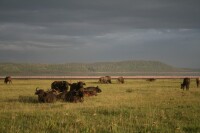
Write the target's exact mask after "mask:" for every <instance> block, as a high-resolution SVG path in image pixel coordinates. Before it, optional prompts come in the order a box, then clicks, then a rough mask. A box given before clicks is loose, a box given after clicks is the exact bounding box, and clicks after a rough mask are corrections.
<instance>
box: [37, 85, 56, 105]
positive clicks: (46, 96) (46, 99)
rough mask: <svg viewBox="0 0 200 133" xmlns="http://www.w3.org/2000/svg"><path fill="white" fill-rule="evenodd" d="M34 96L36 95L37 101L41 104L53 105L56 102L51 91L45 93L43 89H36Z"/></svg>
mask: <svg viewBox="0 0 200 133" xmlns="http://www.w3.org/2000/svg"><path fill="white" fill-rule="evenodd" d="M35 95H38V101H39V102H42V103H53V102H55V101H56V100H57V98H56V97H57V96H56V95H55V94H54V92H53V91H49V92H46V91H44V90H43V89H38V88H36V91H35Z"/></svg>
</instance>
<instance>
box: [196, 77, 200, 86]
mask: <svg viewBox="0 0 200 133" xmlns="http://www.w3.org/2000/svg"><path fill="white" fill-rule="evenodd" d="M199 82H200V79H199V78H196V84H197V88H199Z"/></svg>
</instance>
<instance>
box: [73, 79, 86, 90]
mask: <svg viewBox="0 0 200 133" xmlns="http://www.w3.org/2000/svg"><path fill="white" fill-rule="evenodd" d="M84 85H86V84H85V83H84V82H82V81H79V82H77V83H72V84H70V91H79V90H80V89H81V88H83V87H84Z"/></svg>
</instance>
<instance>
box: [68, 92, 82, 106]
mask: <svg viewBox="0 0 200 133" xmlns="http://www.w3.org/2000/svg"><path fill="white" fill-rule="evenodd" d="M65 100H66V101H67V102H75V103H77V102H83V101H84V94H83V91H82V89H80V90H79V91H75V90H73V91H69V92H67V94H66V98H65Z"/></svg>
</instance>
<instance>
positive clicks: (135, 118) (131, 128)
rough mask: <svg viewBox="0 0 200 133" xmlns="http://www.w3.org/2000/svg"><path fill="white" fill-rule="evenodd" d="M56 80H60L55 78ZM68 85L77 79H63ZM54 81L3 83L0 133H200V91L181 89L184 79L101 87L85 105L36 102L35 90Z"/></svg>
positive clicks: (192, 87) (193, 87) (91, 82)
mask: <svg viewBox="0 0 200 133" xmlns="http://www.w3.org/2000/svg"><path fill="white" fill-rule="evenodd" d="M56 80H58V79H56ZM62 80H66V81H69V82H77V81H78V80H75V79H74V80H68V79H62ZM53 81H54V80H53V79H13V83H12V84H7V85H6V84H4V82H3V79H1V80H0V91H1V93H0V132H2V133H47V132H48V133H66V132H69V133H80V132H81V133H99V132H100V133H110V132H113V133H139V132H140V133H174V132H175V133H198V132H200V88H197V87H196V84H195V79H192V80H191V84H190V90H189V91H186V90H182V89H180V84H181V82H182V79H157V80H155V81H153V82H149V81H146V80H145V79H127V80H125V84H119V83H117V81H116V80H115V79H113V80H112V84H100V83H98V80H97V79H85V80H83V81H84V82H85V83H86V87H87V86H99V87H100V88H101V89H102V92H101V93H99V94H98V95H97V96H92V97H84V102H83V103H68V102H63V101H57V102H56V103H38V100H37V96H36V95H35V94H34V93H35V89H36V87H40V88H43V89H45V90H47V89H49V88H50V85H51V83H52V82H53Z"/></svg>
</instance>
